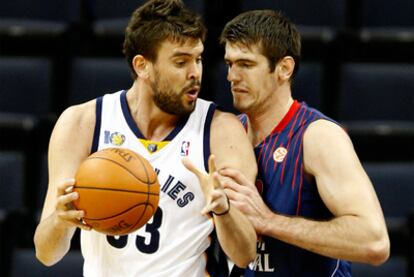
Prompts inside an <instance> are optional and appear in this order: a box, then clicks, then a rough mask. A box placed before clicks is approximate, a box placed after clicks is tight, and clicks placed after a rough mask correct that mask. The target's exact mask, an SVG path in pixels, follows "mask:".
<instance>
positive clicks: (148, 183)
mask: <svg viewBox="0 0 414 277" xmlns="http://www.w3.org/2000/svg"><path fill="white" fill-rule="evenodd" d="M92 159H101V160H106V161H109V162H113V163H114V164H117V165H119V166H120V167H122V168H123V169H125V170H126V171H128V172H129V173H130V174H131V175H132V176H134V177H135V178H136V179H138V180H139V181H141V182H143V183H145V184H147V185H152V184H155V183H156V179H155V180H154V182H150V180H149V178H148V172H147V168H145V166H144V168H145V175H146V176H147V181H145V180H142V179H141V178H139V177H138V176H136V175H135V174H134V173H133V172H132V171H131V170H129V169H128V168H127V167H125V166H124V165H123V164H121V163H119V162H117V161H114V160H111V159H108V158H104V157H90V158H88V160H92ZM140 162H141V164H143V163H142V161H141V160H140Z"/></svg>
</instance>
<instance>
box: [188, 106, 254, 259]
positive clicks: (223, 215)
mask: <svg viewBox="0 0 414 277" xmlns="http://www.w3.org/2000/svg"><path fill="white" fill-rule="evenodd" d="M210 143H211V152H212V154H213V155H211V156H210V158H209V173H206V172H204V170H200V169H198V168H196V167H195V166H194V165H193V164H192V163H191V161H189V160H187V159H183V164H184V165H185V166H186V168H187V169H189V170H190V171H191V172H193V173H194V174H195V175H196V176H197V178H198V179H199V181H200V184H201V185H202V188H203V192H204V195H205V198H206V203H207V204H206V206H205V207H204V209H203V211H202V212H203V213H209V212H212V214H213V217H214V223H215V228H216V233H217V237H218V240H219V242H220V245H221V247H222V248H223V250H224V252H225V253H226V255H227V256H228V257H229V258H230V259H231V260H232V261H233V262H234V263H235V264H236V265H238V266H239V267H245V266H247V264H248V263H249V262H251V261H252V260H253V259H254V258H255V256H256V233H255V231H254V228H253V226H252V224H251V223H250V222H249V220H248V219H247V217H246V216H245V215H244V214H243V213H241V212H240V211H239V210H238V209H237V208H236V207H234V206H233V205H231V204H230V202H229V198H228V197H227V194H226V192H225V190H224V187H223V186H222V185H221V182H220V180H219V179H220V177H219V174H218V173H217V171H218V170H219V169H223V168H228V167H229V168H237V169H238V170H241V171H243V172H244V173H245V174H246V175H247V176H249V177H248V178H249V180H250V181H253V180H254V179H255V178H256V174H257V167H256V161H255V158H254V154H253V149H252V146H251V144H250V142H249V141H248V139H247V136H246V133H245V131H244V130H243V127H242V125H241V124H240V122H239V121H238V120H237V118H236V117H235V116H234V115H231V114H227V113H222V112H219V111H216V113H215V116H214V118H213V122H212V126H211V140H210Z"/></svg>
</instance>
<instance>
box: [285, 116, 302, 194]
mask: <svg viewBox="0 0 414 277" xmlns="http://www.w3.org/2000/svg"><path fill="white" fill-rule="evenodd" d="M299 116H300V112H297V113H296V116H295V119H294V121H293V124H292V126H291V128H290V130H289V135H288V136H287V137H288V138H289V139H288V141H287V149H289V147H290V142H291V139H292V132H293V128H294V126H295V125H296V122H297V120H298V118H299ZM304 117H305V113H302V116H301V119H300V122H301V123H302V122H303V118H304ZM286 162H287V159H285V160H284V161H283V165H282V174H280V182H281V183H283V178H284V176H285V167H286ZM292 188H293V183H292Z"/></svg>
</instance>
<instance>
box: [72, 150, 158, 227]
mask: <svg viewBox="0 0 414 277" xmlns="http://www.w3.org/2000/svg"><path fill="white" fill-rule="evenodd" d="M75 179H76V184H75V186H74V191H77V192H78V193H79V198H78V199H77V200H76V201H74V205H75V207H76V209H78V210H84V211H85V217H84V218H83V219H84V221H85V223H86V224H88V225H90V226H91V227H92V228H93V229H94V230H96V231H98V232H101V233H104V234H107V235H125V234H128V233H131V232H133V231H135V230H137V229H139V228H140V227H142V226H143V225H144V224H145V223H147V222H148V220H149V219H150V218H151V217H152V215H153V214H154V213H155V211H156V209H157V207H158V201H159V195H160V185H159V183H158V179H157V174H156V173H155V171H154V169H153V168H152V166H151V165H150V163H149V162H148V161H147V160H146V159H144V158H143V157H142V156H140V155H139V154H137V153H135V152H134V151H131V150H129V149H124V148H108V149H104V150H101V151H98V152H95V153H93V154H92V155H90V156H89V157H88V158H87V159H86V160H85V161H84V162H83V163H82V164H81V165H80V167H79V169H78V171H77V173H76V176H75Z"/></svg>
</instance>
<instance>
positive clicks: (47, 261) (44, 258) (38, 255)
mask: <svg viewBox="0 0 414 277" xmlns="http://www.w3.org/2000/svg"><path fill="white" fill-rule="evenodd" d="M36 258H37V260H38V261H39V262H41V263H42V264H43V265H45V266H52V265H55V264H56V263H57V262H58V261H57V260H55V259H52V258H51V257H50V256H48V255H44V254H42V253H40V252H39V251H36Z"/></svg>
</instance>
